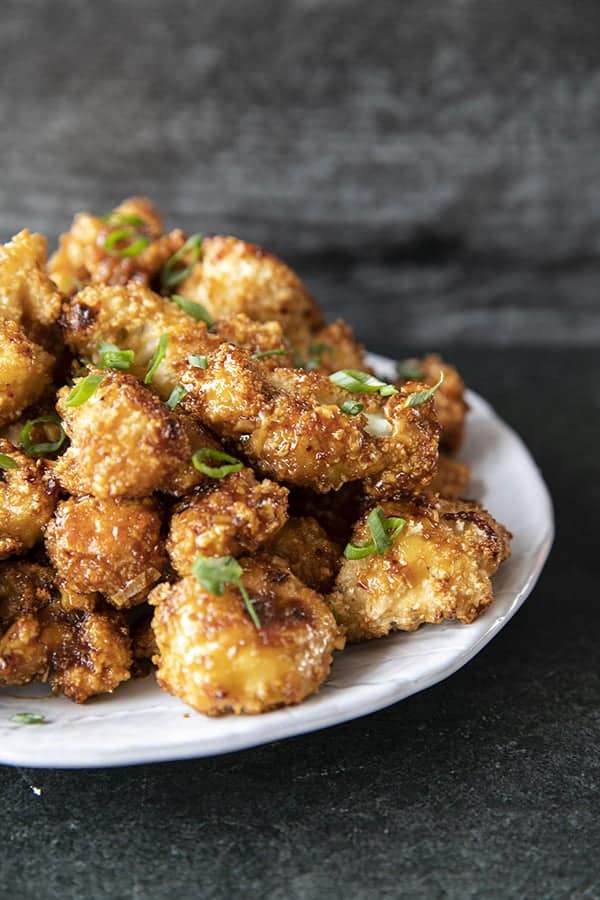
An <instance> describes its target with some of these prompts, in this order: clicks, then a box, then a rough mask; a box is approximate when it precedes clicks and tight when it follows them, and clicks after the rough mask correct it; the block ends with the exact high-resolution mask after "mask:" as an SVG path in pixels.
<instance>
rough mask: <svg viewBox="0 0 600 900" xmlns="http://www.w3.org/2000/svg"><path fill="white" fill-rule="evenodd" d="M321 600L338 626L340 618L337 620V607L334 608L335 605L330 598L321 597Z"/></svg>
mask: <svg viewBox="0 0 600 900" xmlns="http://www.w3.org/2000/svg"><path fill="white" fill-rule="evenodd" d="M323 599H324V600H325V603H326V604H327V606H328V607H329V609H330V610H331V612H332V615H333V618H334V619H335V621H336V624H337V625H339V624H340V618H339V616H338V611H337V607H336V605H335V603H334V602H333V600H332V599H331V597H323Z"/></svg>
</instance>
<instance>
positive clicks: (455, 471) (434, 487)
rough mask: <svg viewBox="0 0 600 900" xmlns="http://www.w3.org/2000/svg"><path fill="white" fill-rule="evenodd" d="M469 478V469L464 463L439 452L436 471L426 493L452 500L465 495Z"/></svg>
mask: <svg viewBox="0 0 600 900" xmlns="http://www.w3.org/2000/svg"><path fill="white" fill-rule="evenodd" d="M470 480H471V470H470V469H469V467H468V466H467V465H466V463H462V462H458V460H456V459H452V458H451V457H449V456H446V455H445V454H443V453H440V456H439V459H438V467H437V471H436V473H435V475H434V477H433V481H432V482H431V484H430V485H429V486H428V487H427V490H426V493H427V494H439V495H440V496H441V497H445V498H446V499H447V500H454V499H457V498H458V497H464V496H465V494H466V491H467V488H468V486H469V481H470Z"/></svg>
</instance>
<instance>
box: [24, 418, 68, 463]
mask: <svg viewBox="0 0 600 900" xmlns="http://www.w3.org/2000/svg"><path fill="white" fill-rule="evenodd" d="M36 425H54V426H58V429H59V435H58V437H57V439H56V440H55V441H46V442H45V443H44V442H42V443H37V444H34V443H32V441H31V432H32V431H33V429H34V428H35V427H36ZM66 437H67V436H66V434H65V431H64V428H63V427H62V422H61V420H60V417H59V416H57V415H56V413H50V414H49V415H47V416H39V417H38V418H37V419H30V420H29V421H28V422H26V423H25V425H24V426H23V428H22V429H21V446H22V447H23V450H24V451H25V453H27V454H28V455H29V456H44V454H46V453H55V452H56V451H57V450H60V448H61V447H62V445H63V444H64V442H65V440H66Z"/></svg>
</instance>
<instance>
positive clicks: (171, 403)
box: [167, 384, 187, 409]
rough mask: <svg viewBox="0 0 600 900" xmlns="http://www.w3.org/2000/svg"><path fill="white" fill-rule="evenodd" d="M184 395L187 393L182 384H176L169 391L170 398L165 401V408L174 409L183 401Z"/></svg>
mask: <svg viewBox="0 0 600 900" xmlns="http://www.w3.org/2000/svg"><path fill="white" fill-rule="evenodd" d="M186 394H187V391H186V389H185V388H184V386H183V385H182V384H176V385H175V387H174V388H173V390H172V391H171V396H170V397H169V399H168V400H167V406H168V407H169V409H175V407H176V406H177V404H178V403H179V401H180V400H183V398H184V397H185V395H186Z"/></svg>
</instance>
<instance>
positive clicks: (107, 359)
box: [98, 341, 135, 370]
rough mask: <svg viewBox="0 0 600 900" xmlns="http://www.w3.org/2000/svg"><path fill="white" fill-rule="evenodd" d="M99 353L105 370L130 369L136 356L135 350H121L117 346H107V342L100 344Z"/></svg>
mask: <svg viewBox="0 0 600 900" xmlns="http://www.w3.org/2000/svg"><path fill="white" fill-rule="evenodd" d="M98 353H99V354H100V357H101V359H102V368H103V369H124V370H125V369H130V368H131V364H132V362H133V359H134V356H135V353H134V351H133V350H121V349H119V347H117V345H116V344H107V343H106V342H105V341H102V342H101V343H100V344H98Z"/></svg>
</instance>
